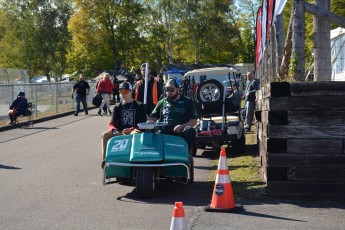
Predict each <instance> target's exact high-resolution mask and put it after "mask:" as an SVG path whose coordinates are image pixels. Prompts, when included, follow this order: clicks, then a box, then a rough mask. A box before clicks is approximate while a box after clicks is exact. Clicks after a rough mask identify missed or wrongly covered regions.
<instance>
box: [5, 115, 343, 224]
mask: <svg viewBox="0 0 345 230" xmlns="http://www.w3.org/2000/svg"><path fill="white" fill-rule="evenodd" d="M96 112H97V110H91V111H90V115H89V116H85V115H80V116H78V117H74V116H71V115H70V116H65V117H62V118H58V119H54V120H49V121H45V122H41V123H37V124H35V125H34V127H33V128H30V129H13V130H7V131H3V132H0V207H1V208H0V229H2V230H3V229H6V230H7V229H168V228H169V226H170V221H171V213H172V209H173V206H174V202H175V201H183V202H184V208H185V213H186V220H187V223H188V227H189V228H190V229H200V230H202V229H210V230H211V229H212V230H213V229H339V230H343V229H345V221H344V220H345V210H344V208H345V203H342V202H338V203H336V202H301V201H294V200H278V199H267V198H262V199H256V200H243V199H242V200H240V202H241V203H242V204H243V205H244V207H245V209H246V210H245V211H244V212H242V213H240V214H229V213H209V212H205V211H204V210H203V209H204V207H205V206H206V205H208V204H209V203H210V199H211V193H212V191H210V190H212V187H213V185H214V183H213V182H212V181H209V172H210V166H211V160H212V159H217V157H218V155H219V153H214V154H213V155H212V154H210V153H208V154H205V152H203V151H198V157H196V158H195V174H196V176H195V183H194V184H193V185H192V186H185V185H176V184H161V185H159V187H158V191H157V193H156V195H155V197H154V198H153V199H149V200H140V199H137V198H136V196H135V195H134V194H135V191H134V187H133V186H125V185H120V184H111V185H107V186H103V185H102V184H101V169H100V153H99V148H100V146H99V145H100V133H101V132H102V131H104V130H105V128H106V125H107V123H108V121H109V116H108V117H99V116H96ZM201 154H204V155H203V157H200V156H201ZM210 188H211V189H210ZM235 195H236V191H235ZM237 202H239V201H238V200H237Z"/></svg>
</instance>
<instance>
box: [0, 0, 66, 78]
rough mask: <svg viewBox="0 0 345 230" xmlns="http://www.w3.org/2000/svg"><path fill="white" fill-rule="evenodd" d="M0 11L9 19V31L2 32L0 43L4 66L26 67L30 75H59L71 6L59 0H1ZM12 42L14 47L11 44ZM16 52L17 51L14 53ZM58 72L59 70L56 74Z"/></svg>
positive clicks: (63, 61) (63, 57) (63, 66)
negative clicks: (2, 49)
mask: <svg viewBox="0 0 345 230" xmlns="http://www.w3.org/2000/svg"><path fill="white" fill-rule="evenodd" d="M2 10H3V11H4V13H5V14H6V15H7V17H9V18H11V19H12V20H11V22H10V23H11V25H12V29H11V30H6V33H5V35H4V37H7V38H12V40H6V39H2V40H1V44H2V46H3V47H7V48H6V49H4V51H5V52H4V55H5V56H6V57H7V58H5V59H4V60H5V61H6V60H8V59H9V58H11V57H12V55H13V54H15V55H16V56H15V57H14V58H13V61H11V62H9V61H7V63H8V67H13V68H18V67H20V68H26V69H28V70H29V71H30V73H31V74H36V73H44V74H45V75H47V76H48V78H50V75H51V73H53V74H54V76H55V77H56V75H57V74H58V72H59V73H60V74H61V73H62V72H63V70H64V68H65V63H66V55H65V54H66V53H67V49H68V47H69V44H68V43H69V39H70V36H69V33H68V31H67V22H68V20H69V17H70V15H71V5H69V4H68V3H66V2H65V1H63V0H55V1H50V0H42V1H11V0H5V1H3V4H2ZM14 42H15V43H16V45H15V46H13V44H11V43H14ZM16 49H19V51H17V50H16ZM58 69H59V71H58Z"/></svg>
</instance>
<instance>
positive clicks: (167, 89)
mask: <svg viewBox="0 0 345 230" xmlns="http://www.w3.org/2000/svg"><path fill="white" fill-rule="evenodd" d="M165 91H166V92H170V93H173V92H175V88H173V87H166V88H165Z"/></svg>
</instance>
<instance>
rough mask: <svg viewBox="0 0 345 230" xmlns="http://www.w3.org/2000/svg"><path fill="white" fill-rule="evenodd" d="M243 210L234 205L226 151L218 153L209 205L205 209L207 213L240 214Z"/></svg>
mask: <svg viewBox="0 0 345 230" xmlns="http://www.w3.org/2000/svg"><path fill="white" fill-rule="evenodd" d="M242 210H243V207H242V206H241V205H239V206H236V205H235V199H234V193H233V191H232V185H231V181H230V175H229V169H228V162H227V159H226V151H225V149H224V148H222V150H221V151H220V157H219V163H218V170H217V177H216V181H215V185H214V189H213V195H212V201H211V204H210V205H208V206H206V207H205V211H208V212H240V211H242Z"/></svg>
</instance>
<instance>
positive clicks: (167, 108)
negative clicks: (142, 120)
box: [148, 79, 198, 152]
mask: <svg viewBox="0 0 345 230" xmlns="http://www.w3.org/2000/svg"><path fill="white" fill-rule="evenodd" d="M178 90H179V87H178V85H177V83H176V80H175V79H170V80H169V81H168V82H167V83H166V85H165V94H166V97H165V98H163V99H161V100H160V101H159V102H158V104H157V105H156V107H155V108H154V110H153V111H152V113H151V114H150V115H149V118H148V121H149V122H155V121H157V120H159V121H162V122H167V123H168V125H167V126H165V127H163V129H162V133H164V134H170V135H179V136H181V137H182V138H184V139H185V140H186V141H187V143H188V147H189V152H190V150H191V147H192V146H193V145H194V143H195V137H196V131H195V129H194V128H193V126H195V125H196V123H197V117H198V116H197V113H196V110H195V107H194V103H193V101H192V100H190V99H189V98H187V97H184V96H183V95H180V94H179V91H178Z"/></svg>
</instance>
